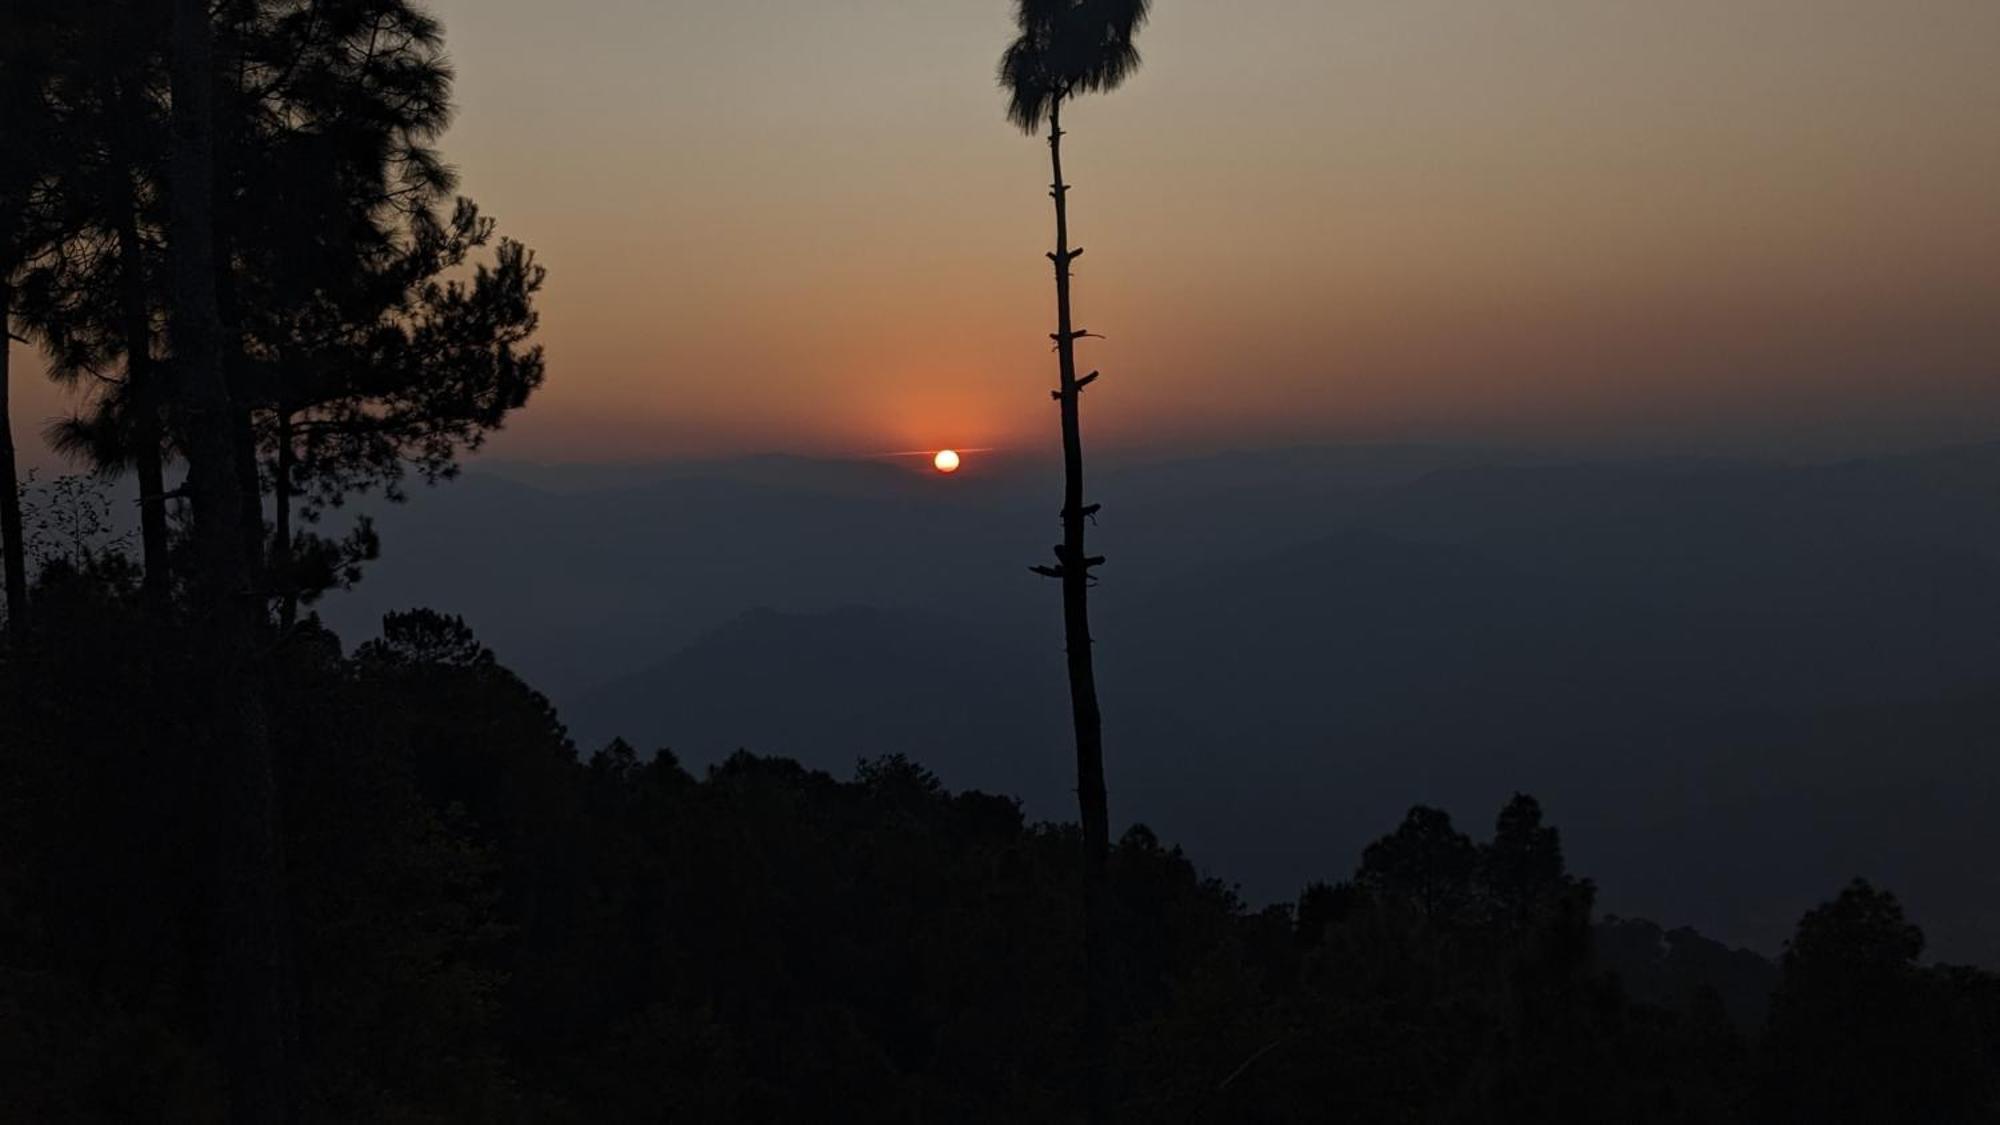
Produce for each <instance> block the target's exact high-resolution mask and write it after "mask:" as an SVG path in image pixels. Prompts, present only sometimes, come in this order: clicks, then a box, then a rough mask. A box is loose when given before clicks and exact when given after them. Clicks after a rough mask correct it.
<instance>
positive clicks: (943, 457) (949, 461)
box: [931, 449, 958, 473]
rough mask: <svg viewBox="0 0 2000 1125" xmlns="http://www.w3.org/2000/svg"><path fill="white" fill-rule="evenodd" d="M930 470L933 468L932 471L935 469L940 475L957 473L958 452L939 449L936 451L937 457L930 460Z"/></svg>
mask: <svg viewBox="0 0 2000 1125" xmlns="http://www.w3.org/2000/svg"><path fill="white" fill-rule="evenodd" d="M931 468H933V469H936V470H937V471H938V472H940V473H955V472H957V471H958V450H956V449H940V450H938V451H937V456H935V457H933V458H931Z"/></svg>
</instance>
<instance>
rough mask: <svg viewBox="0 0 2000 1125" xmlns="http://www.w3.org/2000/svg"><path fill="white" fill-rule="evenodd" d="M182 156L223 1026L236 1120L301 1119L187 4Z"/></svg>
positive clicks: (205, 140) (192, 463)
mask: <svg viewBox="0 0 2000 1125" xmlns="http://www.w3.org/2000/svg"><path fill="white" fill-rule="evenodd" d="M172 49H173V65H172V81H173V95H174V96H173V126H174V142H175V143H174V155H173V162H172V167H171V179H170V184H169V186H170V189H171V204H172V208H171V215H170V223H169V232H168V233H169V245H170V247H171V249H172V263H173V280H174V305H175V307H174V334H173V339H174V349H175V361H176V376H177V379H176V384H177V385H176V387H175V391H176V395H175V400H176V401H175V405H176V407H177V409H178V410H179V412H180V420H181V431H182V432H183V433H184V434H185V435H186V441H187V451H186V452H187V460H188V492H189V495H190V498H191V499H192V501H193V504H194V549H195V554H196V559H197V566H196V571H195V575H196V582H195V598H194V603H193V604H194V614H193V617H194V622H195V644H196V646H197V659H198V660H199V661H200V662H201V663H200V667H201V668H202V674H203V678H204V680H205V681H206V683H207V684H208V685H209V686H208V693H207V695H206V697H205V698H202V699H200V700H199V701H198V702H197V704H196V706H197V707H198V708H199V713H198V715H197V720H198V723H197V726H198V729H199V730H200V732H201V736H202V737H201V747H200V748H201V750H202V751H203V752H204V759H205V765H206V766H207V770H208V778H209V785H208V791H209V792H210V793H212V794H213V795H214V797H215V800H216V806H215V809H214V814H213V815H212V816H211V817H209V829H210V833H211V837H212V841H213V847H214V860H215V868H214V878H215V886H214V890H213V899H214V912H213V914H214V918H213V924H214V927H215V932H214V940H215V962H214V968H213V970H212V972H211V974H210V979H211V993H212V996H211V999H212V1002H213V1018H214V1020H215V1024H214V1034H215V1038H216V1041H217V1043H218V1045H219V1046H220V1048H221V1052H222V1057H223V1060H224V1062H225V1065H226V1068H227V1071H228V1089H229V1097H230V1106H229V1117H230V1119H231V1120H232V1121H237V1122H255V1123H258V1125H263V1123H268V1122H282V1121H285V1120H287V1119H288V1117H289V1115H290V1089H289V1086H290V1083H289V1077H290V1076H289V1074H288V1067H289V1064H290V1057H291V1054H292V1052H291V1038H292V1023H291V1018H290V1015H291V1004H290V982H289V981H288V979H287V965H288V960H287V958H286V956H285V940H284V935H285V928H284V922H285V912H284V899H283V896H284V886H283V882H282V871H281V857H280V855H279V851H278V800H277V787H276V781H275V777H274V771H273V764H272V755H271V743H270V735H269V731H268V729H267V723H266V717H265V713H264V693H263V686H262V684H261V682H260V680H259V678H258V677H259V674H260V671H261V669H260V662H259V660H258V659H257V651H256V650H257V648H258V646H259V645H260V643H261V642H262V639H263V637H262V634H263V632H264V629H263V624H264V622H263V616H264V611H263V602H262V600H261V597H260V595H259V592H258V591H257V590H256V589H255V588H254V585H253V575H254V573H255V570H256V566H255V562H256V560H255V559H254V558H253V557H252V555H251V554H250V553H249V552H246V550H245V547H244V540H243V534H242V531H243V511H244V503H245V498H244V496H243V493H242V480H241V478H240V476H239V475H238V466H237V457H238V452H239V438H238V431H239V429H240V426H239V424H238V423H239V420H238V417H237V415H238V414H239V413H240V412H239V411H238V410H237V408H236V406H235V405H234V404H233V403H232V402H231V396H230V390H229V382H228V378H227V374H226V371H225V369H224V358H225V357H224V347H225V341H224V339H223V332H222V319H221V313H220V309H219V306H218V304H217V296H216V281H217V275H216V263H217V260H218V259H217V257H216V229H217V222H216V218H217V216H216V213H215V167H214V128H215V121H214V82H215V44H214V29H213V27H212V26H211V25H210V23H209V14H208V4H207V0H175V3H174V32H173V43H172Z"/></svg>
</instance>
